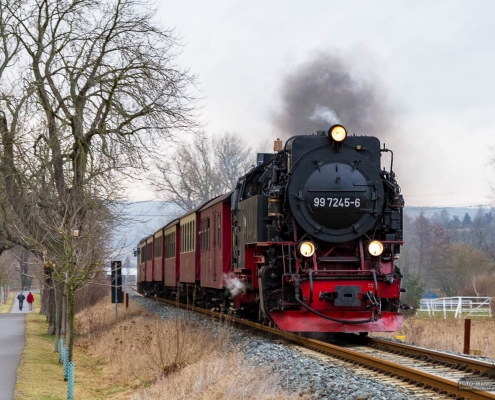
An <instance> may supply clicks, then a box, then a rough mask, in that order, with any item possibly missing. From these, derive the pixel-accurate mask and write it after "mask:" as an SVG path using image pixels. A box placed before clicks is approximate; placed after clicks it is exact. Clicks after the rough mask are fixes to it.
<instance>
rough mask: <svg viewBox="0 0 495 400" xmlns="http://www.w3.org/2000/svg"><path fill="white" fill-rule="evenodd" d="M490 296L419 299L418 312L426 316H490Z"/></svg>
mask: <svg viewBox="0 0 495 400" xmlns="http://www.w3.org/2000/svg"><path fill="white" fill-rule="evenodd" d="M491 301H492V298H491V297H461V296H459V297H441V298H439V299H421V305H420V308H419V310H418V312H425V313H428V316H430V317H435V316H443V318H447V317H454V318H468V317H483V318H490V317H491V316H492V308H491Z"/></svg>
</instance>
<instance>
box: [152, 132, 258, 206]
mask: <svg viewBox="0 0 495 400" xmlns="http://www.w3.org/2000/svg"><path fill="white" fill-rule="evenodd" d="M205 136H206V135H205V134H204V133H202V134H199V135H197V137H196V140H195V141H194V143H193V144H192V145H189V144H187V143H181V144H180V145H179V149H178V150H177V152H175V154H174V155H173V156H172V157H170V161H169V162H167V163H158V164H157V165H156V167H157V170H158V171H159V177H158V178H157V180H156V182H155V188H156V191H157V193H158V195H159V196H161V197H162V198H163V199H164V200H166V201H169V202H171V203H173V204H176V205H177V206H178V207H179V208H180V209H181V210H183V211H186V212H187V211H190V210H192V209H194V208H195V207H196V206H198V205H199V204H201V203H204V202H205V201H207V200H209V199H212V198H214V197H216V196H219V195H221V194H224V193H227V192H228V191H230V190H233V189H234V187H235V185H236V183H237V179H238V178H239V177H240V176H242V175H244V174H245V173H246V171H248V170H249V168H250V167H251V166H252V165H253V163H255V161H256V158H255V154H254V152H253V150H252V149H251V147H250V146H248V145H247V144H246V142H245V141H244V140H243V139H242V138H241V136H240V135H239V134H233V133H225V134H224V135H223V136H220V137H218V138H214V139H207V138H205Z"/></svg>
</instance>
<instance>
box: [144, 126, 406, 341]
mask: <svg viewBox="0 0 495 400" xmlns="http://www.w3.org/2000/svg"><path fill="white" fill-rule="evenodd" d="M274 150H275V152H274V153H269V154H268V153H267V154H259V155H258V162H257V165H256V166H255V167H253V169H252V170H250V171H249V172H248V173H246V174H245V175H244V176H242V177H240V178H239V180H238V183H237V186H236V188H235V189H234V191H233V192H231V193H227V194H225V195H222V196H219V197H217V198H215V199H212V200H209V201H208V202H206V203H204V204H201V205H199V206H198V207H197V208H196V209H194V210H192V211H190V212H189V213H187V214H185V215H183V216H181V217H179V218H177V219H175V220H173V221H171V222H169V223H168V224H167V225H166V226H164V227H163V228H161V229H160V230H158V231H157V232H154V233H153V234H152V235H149V236H148V237H146V238H144V239H142V240H141V241H140V243H139V245H138V253H139V261H138V290H139V291H140V292H142V293H149V294H153V295H156V296H162V297H167V298H170V299H178V300H179V301H183V302H188V303H194V304H195V305H199V306H201V307H205V308H214V309H218V310H220V311H223V312H231V313H235V314H239V315H242V316H243V317H245V318H250V319H253V320H258V321H261V322H264V323H273V324H275V325H277V326H278V327H279V328H280V329H282V330H285V331H291V332H355V333H366V332H372V331H395V330H397V329H398V328H399V326H400V324H401V322H402V315H401V313H400V309H401V304H400V300H399V297H400V293H401V290H403V289H401V278H402V276H401V273H400V270H399V268H398V266H397V265H396V262H397V259H398V258H399V253H400V247H401V245H402V244H403V238H402V232H403V207H404V201H403V198H402V195H401V194H400V187H399V185H398V184H397V182H396V178H395V174H394V172H393V153H392V152H391V151H390V150H388V149H386V148H385V147H383V148H381V145H380V141H379V140H378V139H377V138H376V137H372V136H356V135H347V132H346V129H345V128H344V127H343V126H341V125H335V126H332V127H331V128H330V129H329V130H328V131H320V132H316V134H313V135H301V136H295V137H292V138H291V139H289V140H288V141H287V142H286V143H285V146H282V142H281V141H278V140H277V141H276V143H275V148H274ZM383 153H388V155H389V157H387V159H389V160H390V164H389V166H388V170H387V168H383V167H382V165H381V159H382V154H383Z"/></svg>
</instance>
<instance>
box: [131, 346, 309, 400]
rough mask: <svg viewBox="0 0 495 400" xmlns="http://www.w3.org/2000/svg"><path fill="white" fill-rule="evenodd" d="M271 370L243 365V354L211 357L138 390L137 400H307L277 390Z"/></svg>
mask: <svg viewBox="0 0 495 400" xmlns="http://www.w3.org/2000/svg"><path fill="white" fill-rule="evenodd" d="M277 381H278V379H277V377H276V376H272V375H271V372H270V371H269V370H264V369H262V368H254V367H248V366H246V365H243V359H242V356H241V355H240V354H226V353H223V354H214V355H213V354H212V355H210V357H209V358H208V359H202V360H201V361H199V362H198V363H196V364H194V365H189V366H187V367H186V368H184V369H182V370H180V371H178V372H175V373H173V374H171V375H169V376H168V377H166V378H161V379H160V380H159V381H158V382H157V383H156V384H155V385H153V386H151V387H150V388H146V389H142V390H140V391H138V392H137V393H136V394H135V395H134V396H133V397H132V399H134V400H162V399H163V400H168V399H174V400H186V399H187V400H230V399H239V400H240V399H257V400H268V399H273V400H277V399H280V400H282V399H283V400H287V399H304V398H307V397H299V396H297V395H293V394H292V395H289V394H288V393H283V392H281V390H280V389H278V387H279V386H278V385H277Z"/></svg>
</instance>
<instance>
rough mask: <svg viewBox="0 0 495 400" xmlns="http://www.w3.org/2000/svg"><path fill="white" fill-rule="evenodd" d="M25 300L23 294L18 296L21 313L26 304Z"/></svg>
mask: <svg viewBox="0 0 495 400" xmlns="http://www.w3.org/2000/svg"><path fill="white" fill-rule="evenodd" d="M25 298H26V296H24V295H23V294H22V292H21V293H19V294H18V295H17V300H19V311H22V303H24V299H25Z"/></svg>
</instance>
